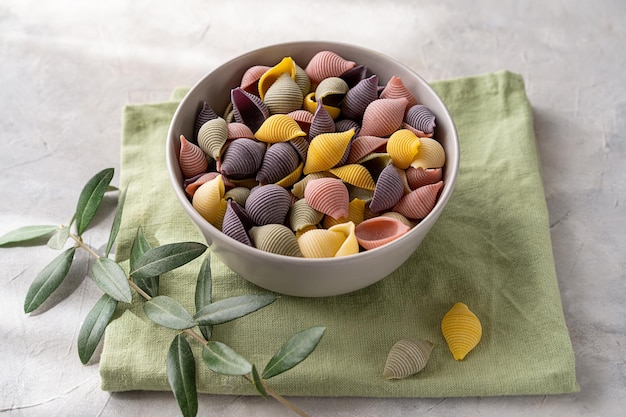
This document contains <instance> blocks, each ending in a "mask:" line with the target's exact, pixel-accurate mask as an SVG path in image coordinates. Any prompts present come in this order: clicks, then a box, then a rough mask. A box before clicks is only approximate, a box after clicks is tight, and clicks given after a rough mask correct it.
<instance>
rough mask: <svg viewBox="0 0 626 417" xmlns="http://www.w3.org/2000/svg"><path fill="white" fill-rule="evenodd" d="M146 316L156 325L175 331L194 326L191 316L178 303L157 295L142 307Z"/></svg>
mask: <svg viewBox="0 0 626 417" xmlns="http://www.w3.org/2000/svg"><path fill="white" fill-rule="evenodd" d="M143 311H144V313H146V316H148V318H149V319H150V320H152V321H153V322H155V323H156V324H159V325H161V326H163V327H167V328H169V329H175V330H185V329H189V328H191V327H194V326H195V325H196V322H195V321H193V318H192V317H191V315H190V314H189V313H188V312H187V310H185V307H183V306H182V305H181V304H180V303H179V302H178V301H176V300H174V299H173V298H171V297H168V296H166V295H159V296H157V297H154V298H153V299H151V300H150V301H147V302H146V303H145V304H144V305H143Z"/></svg>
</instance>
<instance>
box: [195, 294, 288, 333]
mask: <svg viewBox="0 0 626 417" xmlns="http://www.w3.org/2000/svg"><path fill="white" fill-rule="evenodd" d="M277 298H278V297H276V295H274V294H255V295H242V296H239V297H230V298H225V299H223V300H220V301H216V302H214V303H211V304H209V305H208V306H206V307H203V308H202V309H201V310H200V311H198V312H197V313H196V314H195V316H194V319H196V322H197V323H198V324H200V325H207V324H222V323H226V322H229V321H231V320H234V319H238V318H239V317H243V316H245V315H247V314H250V313H252V312H255V311H257V310H258V309H260V308H263V307H265V306H266V305H269V304H271V303H273V302H274V301H276V299H277Z"/></svg>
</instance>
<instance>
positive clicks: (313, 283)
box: [166, 41, 459, 297]
mask: <svg viewBox="0 0 626 417" xmlns="http://www.w3.org/2000/svg"><path fill="white" fill-rule="evenodd" d="M323 50H329V51H333V52H335V53H337V54H339V55H341V56H342V57H344V58H345V59H349V60H351V61H354V62H356V63H357V64H362V65H365V66H366V67H368V68H369V69H370V71H371V72H372V73H374V74H376V75H378V77H379V82H380V83H381V84H384V83H386V82H387V81H388V80H389V79H390V78H391V77H392V76H394V75H395V76H397V77H400V78H401V79H402V82H403V83H404V85H405V86H406V87H407V88H408V89H409V90H410V91H411V92H413V94H414V95H415V96H416V97H417V98H418V100H419V102H420V103H421V104H425V105H426V106H428V107H429V108H430V109H431V110H432V111H433V113H434V114H435V115H436V117H437V119H436V120H437V128H436V132H435V133H436V139H437V140H438V141H439V142H440V143H441V144H442V145H443V147H444V149H445V151H446V164H445V166H444V172H443V177H444V187H443V189H442V191H441V193H440V196H439V199H438V201H437V204H436V205H435V207H434V209H433V210H432V211H431V212H430V214H428V216H426V218H425V219H423V220H422V221H421V222H420V223H419V224H418V225H417V226H415V227H414V228H413V229H411V230H410V231H409V232H408V233H406V234H405V235H403V236H401V237H400V238H398V239H396V240H394V241H392V242H390V243H388V244H386V245H384V246H381V247H379V248H376V249H372V250H369V251H365V252H361V253H359V254H355V255H351V256H346V257H341V258H324V259H305V258H292V257H288V256H282V255H275V254H272V253H268V252H264V251H261V250H258V249H255V248H252V247H249V246H247V245H244V244H242V243H240V242H238V241H236V240H234V239H232V238H230V237H228V236H226V235H224V234H223V233H222V232H220V231H219V230H218V229H216V228H215V227H213V226H212V225H211V224H209V222H207V221H206V220H205V219H204V218H202V216H200V214H199V213H198V212H197V211H196V210H195V209H194V208H193V206H192V205H191V202H190V201H189V200H188V199H187V196H186V194H185V191H184V189H183V187H182V184H183V177H182V174H181V170H180V167H179V164H178V153H179V150H180V141H179V137H180V135H181V134H183V135H185V136H186V137H192V132H193V126H194V122H195V117H196V114H197V112H198V110H199V108H200V106H201V104H202V102H203V101H206V102H208V103H209V105H210V106H211V107H212V108H213V109H215V111H216V112H218V113H220V112H222V111H223V110H224V109H225V108H226V106H227V104H228V101H229V98H230V90H231V88H233V87H236V86H238V85H239V82H240V80H241V76H242V75H243V73H244V71H245V70H246V69H247V68H249V67H251V66H253V65H267V66H273V65H275V64H276V63H278V62H279V61H280V60H281V59H282V58H283V57H285V56H291V57H292V58H293V59H294V60H295V62H296V63H298V64H299V65H300V66H302V67H304V66H305V65H306V63H308V62H309V60H310V59H311V57H313V55H315V54H316V53H317V52H319V51H323ZM166 158H167V169H168V172H169V176H170V179H171V181H172V186H173V187H174V191H175V193H176V197H177V198H178V201H179V203H180V204H181V205H182V207H183V209H184V210H185V212H186V213H187V215H188V216H189V218H190V219H191V220H192V222H193V223H194V224H195V225H196V226H197V227H198V229H199V230H200V232H201V233H202V234H203V235H204V237H205V239H206V241H207V243H208V244H209V245H210V247H211V251H212V252H213V253H214V254H215V255H216V256H218V257H219V258H220V259H221V260H222V261H223V262H224V263H225V264H226V265H227V266H228V267H229V268H231V269H232V270H233V271H235V272H236V273H238V274H239V275H241V276H242V277H243V278H245V279H247V280H248V281H250V282H252V283H254V284H256V285H258V286H260V287H263V288H265V289H267V290H270V291H274V292H277V293H281V294H286V295H293V296H299V297H326V296H333V295H339V294H345V293H349V292H352V291H356V290H359V289H362V288H365V287H367V286H369V285H371V284H373V283H375V282H377V281H380V280H381V279H383V278H385V277H386V276H387V275H389V274H390V273H391V272H393V271H395V270H396V269H397V268H398V267H399V266H400V265H402V264H403V263H404V262H405V261H406V260H407V259H408V258H409V256H411V254H412V253H413V252H414V251H415V250H416V249H417V247H418V246H419V245H420V244H421V243H422V240H423V239H424V238H425V237H426V234H427V233H428V232H429V231H430V229H431V228H432V226H433V225H434V224H435V222H436V221H437V219H438V218H439V216H440V215H441V213H442V211H443V209H444V207H445V206H446V204H447V203H448V200H449V199H450V196H451V195H452V191H453V189H454V186H455V184H456V180H457V174H458V169H459V141H458V136H457V132H456V128H455V125H454V122H453V120H452V118H451V117H450V113H449V112H448V109H447V108H446V106H445V105H444V103H443V102H442V101H441V99H440V98H439V96H437V94H436V93H435V91H434V90H433V89H432V88H431V87H430V86H429V85H428V83H426V81H424V80H423V79H422V78H421V77H420V76H419V75H418V74H416V73H415V72H414V71H413V70H411V69H410V68H408V67H407V66H405V65H404V64H402V63H400V62H398V61H396V60H394V59H392V58H389V57H387V56H385V55H383V54H381V53H378V52H375V51H371V50H368V49H365V48H362V47H358V46H353V45H348V44H343V43H335V42H321V41H320V42H318V41H311V42H293V43H285V44H279V45H273V46H268V47H265V48H261V49H257V50H255V51H252V52H248V53H246V54H243V55H241V56H239V57H237V58H235V59H233V60H231V61H229V62H227V63H225V64H223V65H221V66H220V67H218V68H217V69H215V70H213V71H211V72H210V73H209V74H207V75H206V76H204V77H203V78H202V79H201V80H200V81H198V82H197V83H196V84H195V85H194V86H193V87H192V88H191V90H190V91H189V92H188V93H187V95H186V96H185V97H184V98H183V100H182V102H181V103H180V105H179V107H178V109H177V110H176V113H175V114H174V117H173V119H172V121H171V124H170V128H169V132H168V137H167V149H166Z"/></svg>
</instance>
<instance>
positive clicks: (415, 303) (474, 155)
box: [100, 72, 578, 397]
mask: <svg viewBox="0 0 626 417" xmlns="http://www.w3.org/2000/svg"><path fill="white" fill-rule="evenodd" d="M433 87H434V88H435V89H436V90H437V92H438V93H439V94H440V96H441V97H442V99H443V101H444V102H445V103H446V104H447V106H448V108H449V109H450V112H451V113H452V116H453V118H454V120H455V122H456V124H457V128H458V132H459V137H460V142H461V170H460V174H459V180H458V184H457V187H456V190H455V192H454V194H453V196H452V198H451V199H450V202H449V204H448V206H447V207H446V209H445V211H444V213H443V215H442V216H441V217H440V219H439V221H438V223H437V224H436V225H435V227H434V228H433V229H432V230H431V231H430V233H429V235H428V236H427V237H426V239H425V240H424V242H423V244H422V245H421V246H420V247H419V249H418V250H417V251H416V252H415V253H414V254H413V255H412V257H411V258H410V259H409V260H408V261H407V262H406V263H405V264H404V265H403V266H402V267H400V269H398V270H397V271H396V272H394V273H392V274H391V275H389V276H388V277H386V278H385V279H383V280H382V281H380V282H378V283H376V284H374V285H372V286H370V287H368V288H365V289H363V290H360V291H357V292H354V293H351V294H346V295H341V296H336V297H328V298H321V299H307V298H297V297H289V296H283V297H281V298H280V299H279V300H278V301H276V302H275V303H274V304H272V305H270V306H269V307H266V308H264V309H262V310H260V311H258V312H255V313H253V314H251V315H249V316H246V317H244V318H241V319H238V320H235V321H233V322H230V323H227V324H224V325H220V326H216V327H215V329H214V339H215V340H219V341H222V342H224V343H226V344H228V345H229V346H231V347H232V348H234V349H235V350H237V351H238V352H240V353H241V354H242V355H243V356H244V357H246V358H248V359H249V360H250V361H251V362H253V363H255V364H256V365H257V367H259V368H263V367H264V366H265V363H267V361H268V360H269V359H270V358H271V356H272V355H273V354H274V352H275V351H276V350H278V348H279V347H280V345H281V344H282V343H283V342H284V341H286V340H287V339H288V338H289V337H290V336H291V335H293V334H294V333H296V332H298V331H300V330H303V329H305V328H308V327H310V326H319V325H321V326H326V327H327V331H326V334H325V336H324V338H323V339H322V341H321V343H320V344H319V345H318V348H317V349H316V350H315V352H313V354H312V355H311V356H310V357H309V358H307V359H306V360H305V361H304V362H303V363H301V364H300V365H298V366H297V367H295V368H293V369H292V370H290V371H288V372H286V373H284V374H282V375H279V376H277V377H275V378H273V379H271V380H270V381H269V382H270V385H272V386H273V387H274V388H275V390H276V391H278V392H280V393H281V394H283V395H307V396H309V395H310V396H367V397H452V396H493V395H513V394H557V393H569V392H575V391H577V390H578V385H577V383H576V378H575V372H574V355H573V351H572V346H571V342H570V339H569V335H568V332H567V328H566V326H565V321H564V317H563V312H562V306H561V300H560V294H559V289H558V286H557V281H556V274H555V269H554V262H553V257H552V247H551V241H550V233H549V226H548V214H547V210H546V203H545V199H544V194H543V187H542V181H541V176H540V172H539V168H540V167H539V163H538V158H537V151H536V148H535V138H534V132H533V120H532V112H531V108H530V105H529V103H528V100H527V98H526V94H525V91H524V84H523V80H522V78H521V77H520V76H519V75H517V74H513V73H510V72H498V73H493V74H487V75H482V76H474V77H469V78H462V79H455V80H448V81H440V82H435V83H433ZM177 105H178V102H176V101H172V102H166V103H159V104H141V105H131V106H128V107H126V109H125V111H124V127H123V142H122V163H121V166H122V169H121V179H120V182H121V186H122V187H124V186H125V185H127V184H129V190H128V198H127V199H126V208H125V211H124V219H123V222H122V226H121V230H120V234H119V243H118V247H117V257H118V260H123V259H126V258H128V255H129V250H130V249H129V248H130V245H131V242H132V239H133V238H134V235H135V233H136V228H137V226H139V225H141V226H142V228H143V230H144V232H145V233H146V234H147V236H148V239H149V240H150V242H151V243H152V244H153V245H156V244H165V243H171V242H180V241H188V240H193V241H200V242H202V241H203V238H202V236H201V235H200V234H199V232H198V231H197V229H196V228H195V227H194V226H193V225H192V223H191V222H190V221H189V220H188V219H187V217H186V215H185V214H184V212H183V210H182V209H181V208H180V207H179V205H178V203H177V202H176V199H175V196H174V193H173V191H172V189H171V185H170V182H169V179H168V178H167V173H166V169H165V158H164V149H165V138H166V133H167V129H168V124H169V122H170V119H171V117H172V115H173V112H174V111H175V109H176V107H177ZM200 262H201V259H197V260H196V261H194V262H193V263H191V264H189V265H187V266H185V267H183V268H180V269H179V270H177V271H175V272H172V273H169V274H166V275H164V276H163V277H162V278H161V292H162V294H167V295H169V296H171V297H174V298H175V299H177V300H178V301H180V302H181V303H183V305H184V306H185V307H186V308H187V309H188V310H189V311H191V312H193V311H194V308H193V305H194V302H193V300H194V295H193V294H194V285H195V280H196V276H197V271H198V268H199V265H200ZM212 270H213V275H214V281H213V291H214V299H215V300H218V299H221V298H224V297H227V296H234V295H242V294H251V293H263V292H266V291H265V290H263V289H261V288H259V287H256V286H254V285H252V284H250V283H248V282H247V281H245V280H244V279H242V278H241V277H239V276H238V275H236V274H235V273H233V272H232V271H230V270H229V269H228V268H227V267H225V266H224V265H223V264H222V263H221V262H220V261H219V260H217V259H216V258H215V257H213V260H212ZM457 301H462V302H464V303H466V304H467V305H468V306H469V307H470V309H471V310H473V311H474V312H475V313H476V315H477V316H478V317H479V318H480V320H481V322H482V325H483V337H482V341H481V342H480V344H479V345H478V346H477V347H476V348H475V349H474V350H473V351H472V352H470V354H469V355H468V356H467V357H466V359H465V360H463V361H455V360H454V359H453V358H452V355H451V353H450V352H449V350H448V347H447V345H446V342H445V340H444V339H443V337H442V335H441V326H440V323H441V319H442V317H443V316H444V314H445V313H446V312H447V311H448V310H449V309H450V308H451V307H452V305H453V304H454V303H455V302H457ZM141 305H142V302H141V301H139V300H137V302H136V303H134V304H133V305H132V306H128V305H125V306H123V307H121V308H120V309H119V311H118V317H117V318H116V319H115V320H114V321H113V322H112V323H111V325H110V326H109V327H108V329H107V332H106V337H105V341H104V348H103V352H102V356H101V368H100V371H101V376H102V388H103V389H104V390H107V391H126V390H169V385H168V383H167V378H166V374H165V357H166V352H167V349H168V347H169V344H170V342H171V340H172V338H173V337H174V335H175V334H176V332H175V331H173V330H168V329H165V328H162V327H159V326H157V325H154V324H153V323H151V322H150V321H149V320H148V319H147V318H146V317H145V315H144V314H143V311H142V308H141ZM403 338H421V339H426V340H430V341H432V342H434V343H435V348H434V350H433V352H432V355H431V358H430V362H429V363H428V365H427V366H426V368H425V369H424V370H423V371H421V372H420V373H418V374H417V375H415V376H413V377H411V378H408V379H404V380H396V381H388V380H385V379H384V378H383V376H382V371H383V366H384V363H385V359H386V356H387V353H388V351H389V348H390V347H391V346H392V345H393V344H394V343H395V342H396V341H398V340H399V339H403ZM190 343H191V344H192V346H193V348H194V351H195V354H196V361H197V370H198V375H197V381H198V384H199V390H200V391H201V392H208V393H220V394H244V395H246V394H254V390H253V388H252V387H251V384H250V383H248V382H247V381H245V380H244V379H243V378H241V377H229V376H222V375H217V374H214V373H212V372H211V371H209V370H208V369H207V368H206V366H205V365H204V364H203V363H202V360H201V355H200V352H201V349H200V346H199V344H198V343H195V342H194V341H190Z"/></svg>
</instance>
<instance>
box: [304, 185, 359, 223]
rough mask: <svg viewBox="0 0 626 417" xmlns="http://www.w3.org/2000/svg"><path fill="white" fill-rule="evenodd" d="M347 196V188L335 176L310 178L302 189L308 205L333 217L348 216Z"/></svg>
mask: <svg viewBox="0 0 626 417" xmlns="http://www.w3.org/2000/svg"><path fill="white" fill-rule="evenodd" d="M348 198H349V195H348V189H347V188H346V186H345V185H344V184H343V182H342V181H341V180H340V179H337V178H320V179H316V180H312V181H310V182H309V183H308V184H307V186H306V188H305V190H304V199H305V200H306V202H307V204H308V205H309V206H311V207H313V208H314V209H315V210H317V211H321V212H322V213H324V214H327V215H329V216H331V217H333V218H335V219H339V218H342V217H348V213H349V210H348V209H349V204H350V202H349V200H348Z"/></svg>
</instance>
